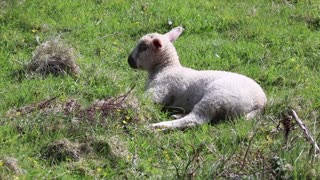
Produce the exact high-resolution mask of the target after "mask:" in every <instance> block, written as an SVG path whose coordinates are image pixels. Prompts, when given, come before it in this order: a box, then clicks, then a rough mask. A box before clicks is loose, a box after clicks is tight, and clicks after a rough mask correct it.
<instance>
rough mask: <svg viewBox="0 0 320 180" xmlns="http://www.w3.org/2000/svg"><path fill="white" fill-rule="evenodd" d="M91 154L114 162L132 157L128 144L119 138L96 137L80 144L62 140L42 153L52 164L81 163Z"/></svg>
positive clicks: (53, 143) (48, 146)
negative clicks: (80, 161)
mask: <svg viewBox="0 0 320 180" xmlns="http://www.w3.org/2000/svg"><path fill="white" fill-rule="evenodd" d="M90 154H95V155H98V156H103V157H105V158H108V159H109V160H110V161H112V162H113V161H116V160H119V159H124V160H127V159H128V157H131V153H130V152H129V150H128V148H127V144H126V143H125V142H123V141H122V140H121V139H120V138H119V137H117V136H112V137H110V138H102V137H94V138H90V139H86V140H85V141H84V142H80V143H78V142H71V141H69V140H68V139H61V140H58V141H54V142H52V143H50V144H48V145H47V146H46V147H44V148H43V149H42V152H41V156H42V158H44V159H47V160H48V161H49V162H50V163H51V164H58V163H60V162H64V161H79V160H80V159H82V158H83V157H85V156H87V155H90Z"/></svg>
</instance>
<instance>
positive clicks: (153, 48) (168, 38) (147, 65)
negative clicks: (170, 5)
mask: <svg viewBox="0 0 320 180" xmlns="http://www.w3.org/2000/svg"><path fill="white" fill-rule="evenodd" d="M182 31H183V28H182V27H176V28H174V29H172V30H171V31H170V32H168V33H166V34H158V33H152V34H148V35H145V36H143V37H142V38H141V39H140V40H139V41H138V44H137V46H136V48H135V49H134V50H133V51H132V53H131V54H130V55H129V57H128V63H129V65H130V67H132V68H134V69H142V70H148V71H150V70H152V69H154V68H155V67H156V66H158V65H160V64H163V63H164V62H165V61H167V60H168V57H170V56H175V55H176V51H175V48H174V46H173V44H172V42H173V41H174V40H176V39H177V38H178V37H179V35H180V34H181V33H182ZM172 53H173V54H172Z"/></svg>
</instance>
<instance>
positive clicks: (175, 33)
mask: <svg viewBox="0 0 320 180" xmlns="http://www.w3.org/2000/svg"><path fill="white" fill-rule="evenodd" d="M183 30H184V29H183V27H182V26H178V27H176V28H173V29H172V30H171V31H169V32H167V33H166V34H164V35H165V36H167V37H168V38H169V40H170V41H171V42H173V41H175V40H176V39H178V37H179V36H180V35H181V33H182V32H183Z"/></svg>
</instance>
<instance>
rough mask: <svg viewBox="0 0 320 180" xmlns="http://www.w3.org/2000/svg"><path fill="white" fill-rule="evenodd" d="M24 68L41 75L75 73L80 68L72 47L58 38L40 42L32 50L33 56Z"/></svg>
mask: <svg viewBox="0 0 320 180" xmlns="http://www.w3.org/2000/svg"><path fill="white" fill-rule="evenodd" d="M26 69H27V72H35V73H40V74H43V75H47V74H54V75H64V74H71V75H77V74H79V73H80V68H79V66H78V65H77V64H76V55H75V51H74V49H73V48H71V47H69V46H68V45H66V44H65V43H64V42H62V40H60V39H59V38H55V39H52V40H49V41H46V42H44V43H42V44H40V45H39V46H38V47H37V48H36V50H35V51H34V52H33V57H32V59H31V61H30V62H29V63H28V64H27V66H26Z"/></svg>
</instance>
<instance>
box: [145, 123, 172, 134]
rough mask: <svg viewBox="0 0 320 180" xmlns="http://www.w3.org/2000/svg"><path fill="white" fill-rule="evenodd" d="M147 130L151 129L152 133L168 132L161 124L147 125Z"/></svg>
mask: <svg viewBox="0 0 320 180" xmlns="http://www.w3.org/2000/svg"><path fill="white" fill-rule="evenodd" d="M149 128H150V129H152V130H153V131H154V132H168V131H169V130H170V128H168V127H167V126H166V125H163V124H161V123H154V124H151V125H149Z"/></svg>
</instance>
